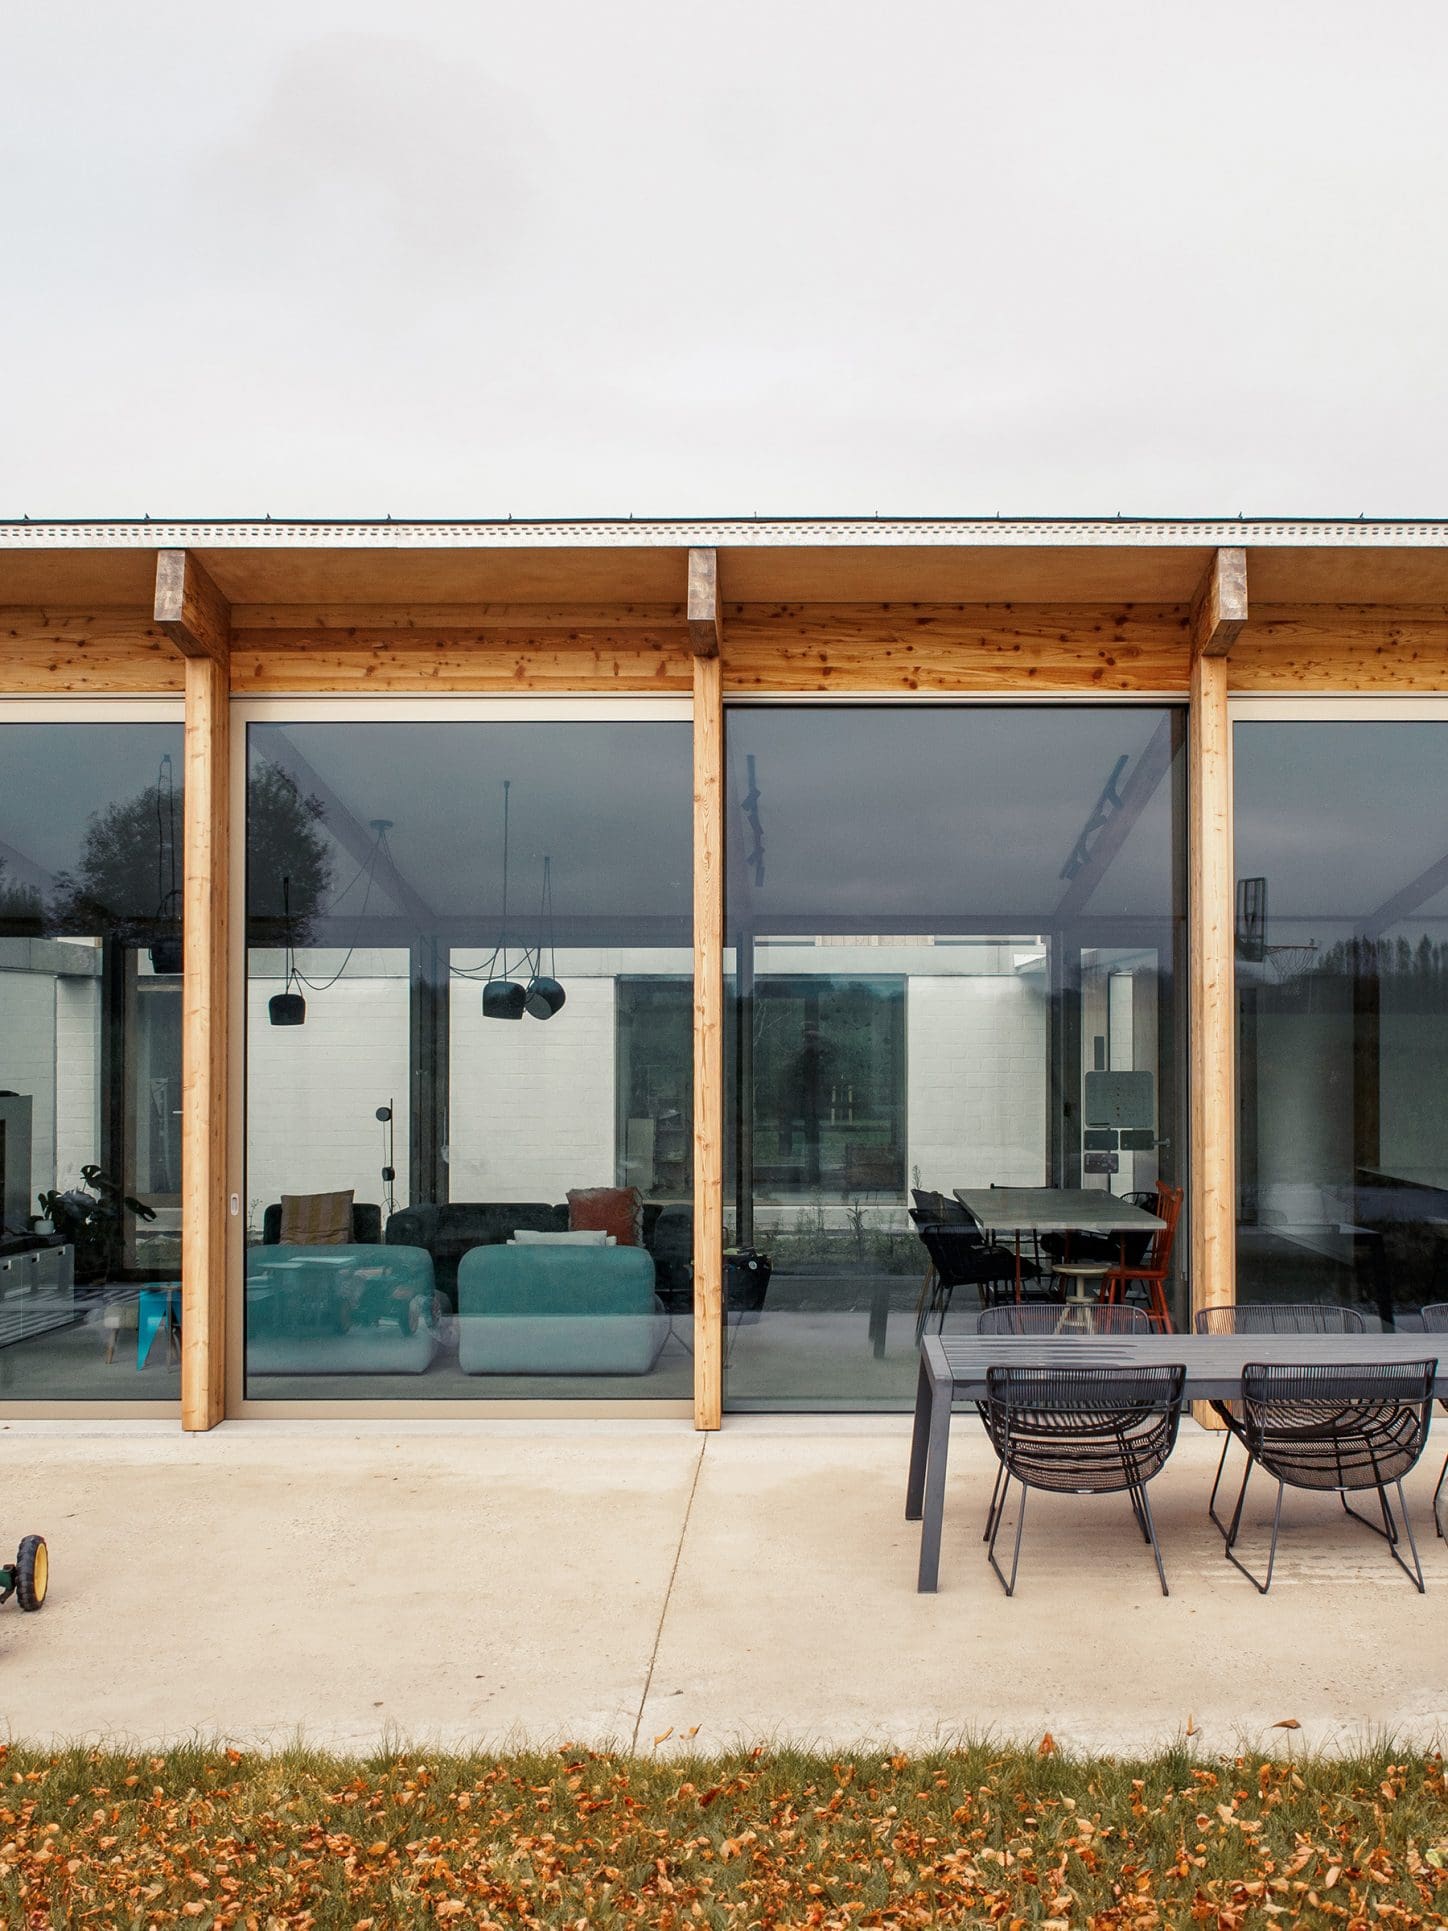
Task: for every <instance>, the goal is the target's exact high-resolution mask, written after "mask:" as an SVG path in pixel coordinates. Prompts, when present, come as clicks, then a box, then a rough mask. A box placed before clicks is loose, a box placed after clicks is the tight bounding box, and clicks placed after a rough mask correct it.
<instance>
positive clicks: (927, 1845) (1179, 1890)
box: [0, 1738, 1448, 1931]
mask: <svg viewBox="0 0 1448 1931" xmlns="http://www.w3.org/2000/svg"><path fill="white" fill-rule="evenodd" d="M1048 1743H1049V1744H1050V1747H1049V1748H1046V1747H1045V1746H1046V1745H1047V1744H1048ZM0 1779H3V1781H0V1920H3V1921H4V1922H5V1923H7V1924H15V1925H23V1926H26V1927H39V1926H55V1925H85V1924H96V1925H107V1926H109V1925H125V1926H132V1925H134V1926H150V1925H157V1926H160V1925H171V1924H177V1925H198V1926H201V1927H210V1926H232V1925H238V1926H243V1927H245V1928H246V1931H252V1928H253V1927H255V1931H281V1928H285V1931H291V1927H297V1928H298V1931H314V1927H315V1931H330V1927H334V1926H335V1927H342V1926H345V1927H347V1931H382V1928H383V1927H385V1926H395V1925H410V1924H427V1923H429V1922H431V1921H436V1922H437V1923H439V1924H444V1925H448V1924H456V1925H460V1926H461V1925H466V1926H482V1927H490V1926H495V1927H503V1926H509V1927H511V1926H529V1927H532V1926H538V1927H543V1926H548V1927H554V1926H570V1925H572V1926H583V1927H585V1928H586V1931H593V1927H595V1926H612V1925H646V1926H659V1927H663V1931H683V1927H692V1926H695V1925H701V1926H716V1925H717V1926H732V1925H737V1926H740V1927H745V1926H781V1927H782V1926H791V1927H793V1926H819V1927H822V1928H823V1931H857V1927H862V1926H863V1927H869V1926H889V1927H926V1926H933V1925H978V1924H999V1925H1002V1926H1006V1927H1020V1928H1022V1931H1023V1927H1025V1926H1027V1925H1030V1926H1036V1925H1048V1926H1052V1927H1055V1928H1056V1931H1060V1927H1063V1926H1073V1927H1074V1926H1100V1927H1115V1926H1122V1927H1133V1928H1134V1931H1135V1928H1137V1927H1147V1926H1155V1925H1162V1926H1167V1925H1170V1926H1176V1925H1190V1924H1201V1925H1208V1926H1213V1927H1217V1931H1238V1927H1242V1931H1246V1928H1247V1927H1252V1926H1257V1925H1268V1924H1272V1923H1282V1924H1289V1925H1290V1924H1299V1923H1311V1924H1334V1923H1339V1922H1340V1923H1341V1924H1343V1925H1344V1926H1346V1927H1349V1931H1358V1928H1359V1927H1366V1926H1369V1925H1371V1926H1379V1925H1438V1924H1442V1923H1444V1922H1445V1921H1448V1868H1445V1866H1448V1792H1445V1785H1444V1776H1443V1766H1442V1763H1441V1761H1440V1759H1439V1758H1437V1757H1436V1756H1430V1757H1413V1756H1397V1757H1392V1756H1389V1755H1388V1754H1386V1753H1384V1754H1382V1755H1380V1756H1376V1757H1372V1758H1367V1759H1362V1760H1359V1761H1357V1762H1354V1763H1336V1764H1334V1763H1327V1762H1324V1761H1322V1760H1318V1759H1313V1758H1303V1757H1296V1758H1293V1759H1291V1760H1289V1761H1282V1760H1276V1759H1269V1758H1258V1757H1246V1756H1243V1757H1237V1758H1233V1759H1217V1760H1213V1761H1212V1762H1210V1763H1203V1762H1195V1761H1193V1760H1191V1759H1190V1758H1189V1757H1187V1756H1186V1755H1185V1754H1182V1753H1175V1754H1172V1755H1169V1756H1165V1757H1162V1758H1158V1759H1156V1760H1154V1761H1152V1762H1149V1763H1138V1764H1130V1763H1117V1762H1107V1761H1086V1760H1078V1759H1073V1758H1072V1757H1070V1756H1069V1755H1068V1754H1066V1753H1065V1752H1063V1751H1062V1750H1060V1749H1059V1747H1057V1746H1056V1745H1055V1744H1054V1742H1053V1741H1052V1740H1051V1739H1049V1738H1046V1739H1042V1742H1041V1744H1039V1745H1037V1746H1035V1747H1033V1748H1027V1749H1023V1750H995V1751H991V1750H987V1749H983V1748H972V1749H968V1750H963V1751H959V1752H955V1753H950V1754H939V1755H930V1756H920V1757H914V1756H911V1755H910V1754H908V1753H896V1754H894V1755H892V1756H888V1757H887V1756H872V1755H865V1754H858V1755H850V1756H849V1757H846V1758H828V1757H814V1756H803V1755H796V1754H792V1753H789V1752H776V1753H768V1752H764V1751H762V1750H755V1751H753V1752H751V1753H748V1754H740V1755H737V1756H731V1757H717V1758H710V1759H704V1758H680V1759H677V1760H673V1761H667V1760H661V1759H659V1758H657V1757H654V1756H652V1755H650V1756H649V1757H647V1758H635V1757H623V1756H609V1755H596V1754H591V1753H588V1752H582V1751H562V1752H558V1753H556V1754H554V1755H550V1756H512V1757H486V1758H485V1757H476V1758H446V1757H438V1756H435V1755H430V1754H428V1755H419V1754H401V1755H392V1756H388V1757H384V1758H377V1759H373V1760H369V1761H367V1762H356V1761H353V1762H343V1761H339V1760H337V1759H334V1758H326V1757H320V1756H307V1755H302V1754H296V1753H293V1754H288V1755H284V1756H281V1757H275V1758H268V1757H260V1756H256V1757H253V1756H250V1755H242V1754H240V1753H238V1752H236V1751H234V1750H232V1751H220V1750H218V1751H211V1752H207V1751H203V1750H200V1749H187V1750H178V1751H174V1752H171V1753H168V1754H166V1755H160V1754H158V1755H155V1756H135V1757H124V1756H117V1755H113V1754H109V1753H101V1752H85V1751H73V1752H68V1753H63V1754H59V1755H54V1756H50V1755H42V1754H39V1753H33V1752H27V1751H23V1750H11V1751H9V1752H3V1751H0Z"/></svg>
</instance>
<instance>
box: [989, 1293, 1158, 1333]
mask: <svg viewBox="0 0 1448 1931" xmlns="http://www.w3.org/2000/svg"><path fill="white" fill-rule="evenodd" d="M976 1327H977V1329H978V1330H979V1332H980V1333H981V1334H1037V1335H1041V1334H1045V1335H1059V1336H1060V1338H1061V1339H1062V1340H1063V1341H1069V1340H1070V1339H1071V1337H1072V1336H1073V1335H1080V1336H1082V1337H1083V1338H1084V1339H1086V1340H1091V1339H1093V1338H1094V1337H1095V1336H1097V1335H1113V1334H1152V1333H1154V1332H1155V1330H1154V1329H1153V1327H1152V1325H1151V1316H1150V1315H1149V1314H1148V1313H1147V1311H1146V1309H1145V1308H1144V1307H1112V1306H1109V1305H1106V1304H1103V1303H1101V1302H1097V1301H1092V1302H1089V1303H1088V1304H1086V1305H1085V1306H1082V1307H1075V1306H1072V1305H1071V1304H1070V1303H1069V1302H1067V1303H1065V1304H1064V1305H1063V1304H1062V1303H1061V1302H1059V1301H1019V1302H1017V1301H1011V1302H1009V1303H1008V1304H1007V1305H1006V1306H1004V1307H986V1308H982V1309H981V1311H980V1313H979V1314H978V1315H977V1316H976Z"/></svg>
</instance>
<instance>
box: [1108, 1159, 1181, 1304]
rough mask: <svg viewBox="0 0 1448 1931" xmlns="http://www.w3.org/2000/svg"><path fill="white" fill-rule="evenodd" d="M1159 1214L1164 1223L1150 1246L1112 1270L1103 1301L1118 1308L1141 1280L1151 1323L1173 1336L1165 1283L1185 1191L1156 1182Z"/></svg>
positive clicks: (1158, 1216)
mask: <svg viewBox="0 0 1448 1931" xmlns="http://www.w3.org/2000/svg"><path fill="white" fill-rule="evenodd" d="M1156 1213H1157V1218H1158V1220H1160V1221H1161V1222H1162V1225H1161V1226H1160V1227H1158V1228H1157V1229H1156V1231H1155V1233H1154V1234H1153V1235H1152V1238H1151V1245H1150V1246H1149V1247H1148V1248H1147V1250H1146V1252H1145V1254H1143V1255H1142V1257H1141V1259H1140V1260H1139V1261H1124V1262H1121V1263H1119V1264H1118V1265H1117V1266H1115V1267H1113V1268H1111V1269H1110V1271H1109V1272H1108V1273H1107V1275H1106V1277H1105V1279H1104V1280H1103V1281H1102V1283H1101V1299H1102V1300H1103V1301H1105V1302H1106V1303H1107V1304H1108V1305H1110V1306H1115V1305H1119V1304H1120V1302H1121V1301H1122V1300H1123V1298H1124V1296H1125V1293H1126V1289H1127V1288H1128V1287H1129V1286H1130V1285H1131V1283H1132V1282H1133V1281H1139V1282H1140V1283H1141V1284H1142V1286H1144V1287H1145V1289H1146V1308H1147V1313H1148V1315H1149V1316H1150V1317H1151V1324H1152V1326H1153V1327H1154V1328H1157V1329H1159V1330H1160V1331H1161V1333H1163V1334H1171V1333H1172V1332H1173V1328H1172V1318H1171V1309H1170V1308H1169V1307H1168V1306H1167V1299H1166V1284H1167V1279H1168V1277H1169V1276H1170V1274H1171V1255H1172V1248H1173V1246H1174V1245H1175V1243H1176V1230H1177V1222H1178V1221H1179V1220H1180V1219H1181V1213H1182V1189H1181V1188H1180V1187H1169V1186H1167V1185H1166V1183H1165V1182H1164V1181H1159V1182H1158V1183H1157V1189H1156Z"/></svg>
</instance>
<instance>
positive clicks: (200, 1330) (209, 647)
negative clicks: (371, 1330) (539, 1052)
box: [156, 550, 231, 1430]
mask: <svg viewBox="0 0 1448 1931" xmlns="http://www.w3.org/2000/svg"><path fill="white" fill-rule="evenodd" d="M156 622H157V624H158V625H160V626H161V627H162V628H163V629H164V630H165V631H166V634H167V635H168V636H169V637H170V638H171V640H172V641H173V642H174V643H175V644H176V645H177V647H178V648H179V649H180V650H181V651H182V652H183V653H184V654H185V658H186V794H185V806H186V819H185V884H184V891H183V901H182V903H183V911H184V956H183V964H184V967H185V974H184V977H183V980H182V1018H181V1426H182V1427H183V1428H186V1429H195V1430H199V1429H206V1428H214V1427H215V1426H216V1424H217V1422H219V1421H220V1420H221V1419H222V1418H223V1416H224V1415H225V1412H226V1234H227V1211H226V1210H227V1179H228V1173H227V1118H228V1108H229V1094H228V1082H227V1035H228V1030H229V1028H228V1023H227V1022H228V1010H227V1006H228V987H229V974H228V962H227V948H228V932H229V927H230V919H229V906H228V877H229V871H228V860H229V849H230V842H229V824H230V790H229V768H230V719H229V717H228V703H229V698H230V681H231V680H230V654H231V652H230V643H231V612H230V610H229V608H228V607H227V604H226V601H225V599H224V598H223V597H222V596H221V595H220V593H219V592H218V590H217V589H216V586H215V585H214V584H213V583H212V582H211V579H210V578H209V577H208V576H207V575H206V573H205V571H204V570H202V569H201V567H200V565H199V564H198V563H197V562H196V560H195V558H194V557H192V556H190V555H189V554H188V553H186V552H184V551H179V550H163V551H161V552H160V553H159V555H158V556H157V559H156Z"/></svg>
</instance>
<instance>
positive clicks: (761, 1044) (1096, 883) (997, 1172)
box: [725, 705, 1185, 1408]
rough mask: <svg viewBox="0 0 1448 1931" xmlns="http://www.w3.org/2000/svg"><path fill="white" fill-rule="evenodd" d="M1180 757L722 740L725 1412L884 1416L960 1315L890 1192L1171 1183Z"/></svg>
mask: <svg viewBox="0 0 1448 1931" xmlns="http://www.w3.org/2000/svg"><path fill="white" fill-rule="evenodd" d="M1182 738H1183V725H1182V716H1181V714H1180V713H1179V712H1177V711H1174V710H1168V709H1163V708H1158V707H1150V706H1132V707H1127V706H1099V707H1098V706H1091V707H1086V706H1072V707H1067V706H1061V707H1047V706H1041V707H1032V708H1025V707H1020V706H1013V707H995V706H989V707H987V706H964V705H960V706H934V705H932V706H882V705H861V706H855V705H849V706H845V705H840V706H832V707H824V706H813V707H810V706H770V707H765V706H757V707H748V706H741V707H740V708H738V709H735V710H732V711H731V712H730V714H729V719H728V734H727V761H728V769H727V780H728V786H729V790H728V796H727V800H726V813H727V817H726V831H727V872H726V881H727V882H726V899H727V913H728V916H727V934H726V936H727V942H728V945H729V948H730V949H729V954H728V963H729V967H730V972H731V979H730V985H731V993H732V999H731V1010H730V1027H729V1036H728V1041H727V1047H728V1065H729V1081H728V1113H729V1119H728V1129H729V1131H728V1175H727V1183H726V1184H727V1192H726V1203H725V1206H726V1230H727V1234H728V1237H729V1241H730V1245H731V1247H732V1248H733V1249H734V1250H736V1251H735V1253H734V1255H733V1258H732V1260H731V1263H730V1267H729V1275H730V1282H731V1288H730V1307H729V1311H728V1314H727V1321H728V1333H727V1335H726V1361H727V1396H728V1400H729V1403H730V1405H731V1406H733V1407H736V1408H749V1407H829V1408H851V1407H856V1408H873V1407H889V1406H896V1405H901V1406H903V1405H905V1404H907V1403H908V1401H909V1400H910V1398H911V1396H912V1393H913V1388H914V1375H915V1356H916V1344H917V1336H918V1334H919V1332H920V1331H921V1328H922V1326H926V1325H928V1327H929V1328H930V1331H931V1332H934V1331H936V1329H937V1328H938V1327H939V1326H940V1325H941V1323H942V1322H943V1323H944V1324H945V1325H946V1327H947V1328H948V1327H949V1325H950V1324H951V1323H952V1322H955V1323H956V1324H959V1322H960V1321H962V1320H964V1319H966V1318H968V1317H970V1316H972V1315H973V1314H974V1313H975V1311H976V1310H977V1309H978V1308H979V1306H980V1301H981V1296H982V1283H981V1282H980V1281H978V1280H977V1279H975V1278H974V1277H971V1278H969V1279H967V1280H965V1282H964V1284H963V1285H958V1286H956V1287H954V1288H950V1287H948V1286H947V1285H945V1284H942V1283H940V1282H939V1281H938V1279H937V1277H936V1275H935V1273H934V1270H933V1269H932V1268H931V1267H930V1264H929V1256H928V1254H927V1252H926V1250H925V1247H924V1245H923V1244H922V1241H921V1238H920V1230H919V1228H918V1226H917V1225H916V1224H914V1223H912V1221H911V1220H910V1218H909V1216H908V1213H907V1208H908V1206H909V1204H910V1201H911V1198H912V1191H911V1190H912V1189H916V1190H919V1192H920V1193H921V1194H922V1195H933V1196H935V1197H936V1203H937V1211H944V1208H942V1207H941V1205H940V1203H941V1202H942V1201H943V1202H944V1203H945V1206H946V1207H949V1208H953V1207H954V1190H955V1189H956V1188H958V1187H964V1188H967V1189H972V1188H973V1189H986V1190H989V1189H990V1188H991V1187H992V1186H993V1185H1011V1186H1036V1187H1040V1186H1046V1185H1051V1186H1085V1187H1087V1188H1090V1189H1093V1190H1096V1191H1099V1192H1100V1193H1102V1194H1103V1195H1105V1194H1114V1195H1124V1194H1127V1193H1132V1192H1137V1191H1148V1192H1149V1191H1150V1190H1151V1189H1152V1188H1153V1187H1154V1186H1155V1184H1156V1183H1157V1182H1158V1181H1159V1180H1161V1181H1173V1180H1178V1179H1180V1177H1181V1167H1182V1164H1183V1162H1182V1152H1183V1144H1182V1137H1181V1130H1180V1122H1179V1106H1180V1099H1181V1096H1182V1080H1181V1075H1180V1070H1179V1060H1180V1058H1181V1057H1182V1055H1183V1051H1184V1043H1185V1042H1184V1036H1183V1032H1182V1027H1181V1024H1180V1023H1179V1014H1178V1010H1177V987H1178V983H1179V981H1178V975H1177V971H1176V963H1177V958H1178V952H1179V948H1180V945H1181V942H1182V922H1181V920H1182V909H1183V908H1182V900H1181V870H1182V826H1183V819H1182V812H1181V799H1180V796H1179V788H1180V776H1181V767H1182ZM1113 1082H1114V1085H1113ZM1113 1096H1114V1097H1113ZM997 1232H998V1234H999V1235H1000V1238H1001V1240H1002V1241H1003V1242H1004V1243H1005V1244H1006V1245H1007V1246H1008V1248H1009V1263H1010V1265H1009V1272H1010V1275H1011V1277H1012V1278H1011V1287H1012V1289H1013V1286H1014V1274H1015V1271H1016V1269H1015V1259H1016V1256H1015V1246H1016V1241H1015V1230H1014V1229H1011V1230H1005V1229H1000V1230H997ZM1021 1249H1022V1252H1021V1271H1022V1275H1023V1278H1024V1284H1025V1287H1026V1289H1027V1291H1035V1288H1036V1285H1037V1284H1038V1283H1039V1284H1041V1285H1044V1284H1045V1281H1046V1277H1047V1275H1048V1273H1049V1269H1050V1266H1051V1264H1052V1255H1051V1252H1050V1250H1049V1247H1048V1246H1047V1245H1043V1244H1042V1243H1041V1242H1038V1241H1037V1240H1036V1239H1035V1237H1034V1235H1033V1232H1032V1230H1031V1229H1023V1230H1021ZM999 1252H1000V1247H999V1245H998V1246H997V1249H996V1253H997V1256H998V1255H999ZM1060 1253H1061V1249H1060V1246H1059V1244H1058V1246H1057V1249H1056V1254H1057V1256H1058V1257H1059V1256H1060ZM1176 1293H1177V1298H1178V1300H1180V1298H1181V1294H1180V1287H1179V1284H1178V1286H1177V1289H1176Z"/></svg>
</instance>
